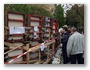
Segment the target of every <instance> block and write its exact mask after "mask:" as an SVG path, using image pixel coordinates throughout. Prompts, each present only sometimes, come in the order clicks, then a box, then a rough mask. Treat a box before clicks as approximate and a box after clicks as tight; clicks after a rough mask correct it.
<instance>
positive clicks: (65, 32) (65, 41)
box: [61, 27, 69, 64]
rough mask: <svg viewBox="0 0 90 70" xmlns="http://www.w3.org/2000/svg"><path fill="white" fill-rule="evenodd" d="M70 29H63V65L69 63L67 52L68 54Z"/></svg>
mask: <svg viewBox="0 0 90 70" xmlns="http://www.w3.org/2000/svg"><path fill="white" fill-rule="evenodd" d="M67 30H68V28H67V27H63V31H64V33H63V34H62V37H61V43H62V54H63V61H64V62H63V63H64V64H66V63H68V57H67V52H66V49H67V47H66V46H67V41H68V38H69V34H68V32H67Z"/></svg>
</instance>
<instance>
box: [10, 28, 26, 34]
mask: <svg viewBox="0 0 90 70" xmlns="http://www.w3.org/2000/svg"><path fill="white" fill-rule="evenodd" d="M9 33H10V34H23V33H25V27H10V28H9Z"/></svg>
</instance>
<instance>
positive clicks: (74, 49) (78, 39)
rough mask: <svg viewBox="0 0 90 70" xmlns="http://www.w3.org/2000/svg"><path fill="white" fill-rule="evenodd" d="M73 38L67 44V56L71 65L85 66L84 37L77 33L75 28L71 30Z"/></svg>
mask: <svg viewBox="0 0 90 70" xmlns="http://www.w3.org/2000/svg"><path fill="white" fill-rule="evenodd" d="M71 34H72V35H71V36H70V37H69V40H68V43H67V56H68V57H70V60H71V64H76V61H77V62H78V64H83V58H82V56H83V52H84V36H83V35H82V34H80V33H79V32H77V29H76V28H75V27H72V28H71Z"/></svg>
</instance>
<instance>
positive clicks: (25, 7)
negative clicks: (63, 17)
mask: <svg viewBox="0 0 90 70" xmlns="http://www.w3.org/2000/svg"><path fill="white" fill-rule="evenodd" d="M42 6H43V5H42ZM6 10H8V11H12V12H21V13H24V14H26V23H28V14H34V15H38V16H48V17H53V16H52V15H51V14H50V12H49V11H47V10H46V9H45V8H43V7H41V6H37V5H32V4H5V5H4V14H5V11H6ZM4 17H5V15H4Z"/></svg>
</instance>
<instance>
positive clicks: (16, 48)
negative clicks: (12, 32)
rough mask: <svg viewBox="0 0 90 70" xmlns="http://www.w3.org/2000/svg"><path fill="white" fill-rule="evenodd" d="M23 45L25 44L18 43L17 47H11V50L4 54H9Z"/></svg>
mask: <svg viewBox="0 0 90 70" xmlns="http://www.w3.org/2000/svg"><path fill="white" fill-rule="evenodd" d="M21 46H23V44H21V45H18V46H17V47H15V48H13V49H11V50H9V51H7V52H5V53H4V55H6V54H8V53H9V52H11V51H13V50H15V49H17V48H19V47H21Z"/></svg>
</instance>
